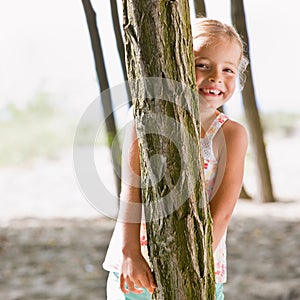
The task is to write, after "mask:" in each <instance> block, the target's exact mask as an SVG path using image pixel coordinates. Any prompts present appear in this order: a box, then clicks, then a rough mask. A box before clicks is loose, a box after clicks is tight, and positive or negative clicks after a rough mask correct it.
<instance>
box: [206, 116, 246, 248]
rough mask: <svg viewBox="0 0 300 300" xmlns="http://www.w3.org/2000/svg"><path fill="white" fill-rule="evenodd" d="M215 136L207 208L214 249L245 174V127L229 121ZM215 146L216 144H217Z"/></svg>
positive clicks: (229, 216) (221, 234) (231, 210)
mask: <svg viewBox="0 0 300 300" xmlns="http://www.w3.org/2000/svg"><path fill="white" fill-rule="evenodd" d="M222 128H223V130H220V131H219V133H218V134H217V136H216V144H217V145H222V146H220V147H219V153H218V154H219V155H218V156H219V165H218V171H217V175H216V182H215V186H214V190H213V196H212V199H211V202H210V211H211V215H212V219H213V251H215V250H216V248H217V246H218V245H219V243H220V241H221V238H222V236H223V235H224V233H225V231H226V228H227V226H228V223H229V221H230V218H231V215H232V212H233V210H234V207H235V204H236V201H237V199H238V197H239V194H240V191H241V187H242V183H243V175H244V160H245V154H246V150H247V146H248V136H247V133H246V130H245V128H244V127H243V126H242V125H240V124H239V123H236V122H234V121H231V120H228V121H227V122H226V123H225V124H224V125H223V126H222ZM217 148H218V147H217Z"/></svg>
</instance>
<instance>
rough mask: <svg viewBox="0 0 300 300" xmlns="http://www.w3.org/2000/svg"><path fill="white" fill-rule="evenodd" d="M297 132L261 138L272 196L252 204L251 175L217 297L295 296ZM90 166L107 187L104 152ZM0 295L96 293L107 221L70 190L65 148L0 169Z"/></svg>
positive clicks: (299, 224) (299, 270)
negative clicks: (248, 196)
mask: <svg viewBox="0 0 300 300" xmlns="http://www.w3.org/2000/svg"><path fill="white" fill-rule="evenodd" d="M298 140H299V136H295V137H293V138H290V139H282V138H281V139H272V140H269V141H267V145H268V153H269V159H270V165H271V168H272V180H273V183H274V190H275V195H276V197H277V199H278V202H277V203H272V204H259V203H258V202H257V201H255V200H257V197H256V196H255V193H257V191H256V189H255V187H256V184H255V180H254V178H255V176H254V175H253V170H252V167H251V165H248V166H247V168H246V175H245V186H246V188H247V190H248V192H250V193H251V194H252V195H254V201H252V202H249V201H247V200H239V201H238V204H237V207H236V209H235V212H234V215H233V218H232V221H231V223H230V227H229V230H228V249H229V250H228V273H229V275H228V283H227V284H226V285H225V292H226V299H233V300H244V299H246V300H247V299H249V300H251V299H272V300H277V299H278V300H279V299H282V300H287V299H300V252H299V249H300V185H299V175H298V174H299V172H300V165H299V160H298V163H296V157H297V155H298V153H299V150H300V145H299V143H298ZM97 151H98V152H97V155H96V156H97V160H96V161H97V165H98V166H97V169H98V173H99V174H100V175H99V176H100V177H101V181H102V182H105V186H106V187H107V190H109V191H111V192H112V193H114V186H113V181H112V171H111V168H110V164H109V160H110V159H109V153H108V152H107V151H106V149H99V150H97ZM0 191H1V192H0V208H1V209H0V220H1V221H0V295H1V296H0V298H1V299H7V300H13V299H14V300H17V299H22V300H23V299H24V300H25V299H26V300H27V299H28V300H29V299H31V300H42V299H87V300H89V299H91V300H92V299H93V300H96V299H99V300H102V299H105V280H106V276H107V274H106V272H104V271H103V270H102V268H101V263H102V261H103V258H104V255H105V252H106V248H107V245H108V242H109V239H110V236H111V233H112V230H113V227H114V220H113V219H111V218H107V217H105V216H103V215H102V214H100V213H99V212H98V211H97V210H96V209H95V208H94V207H93V206H92V205H91V204H90V203H89V202H88V201H87V200H86V199H85V197H84V196H83V195H82V194H81V193H80V188H79V186H78V183H77V181H76V178H75V176H74V167H73V161H72V153H71V151H69V150H68V151H65V152H64V153H62V155H61V158H60V159H59V160H54V161H46V160H36V161H34V162H33V163H31V164H28V165H26V166H22V167H19V168H6V169H1V170H0Z"/></svg>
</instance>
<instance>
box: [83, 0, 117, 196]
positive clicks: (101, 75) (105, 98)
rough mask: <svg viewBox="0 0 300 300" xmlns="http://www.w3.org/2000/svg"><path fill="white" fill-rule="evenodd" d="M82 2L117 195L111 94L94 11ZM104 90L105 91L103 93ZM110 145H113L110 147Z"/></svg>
mask: <svg viewBox="0 0 300 300" xmlns="http://www.w3.org/2000/svg"><path fill="white" fill-rule="evenodd" d="M82 4H83V8H84V12H85V15H86V20H87V24H88V29H89V33H90V38H91V43H92V49H93V53H94V60H95V67H96V72H97V77H98V83H99V88H100V98H101V102H102V107H103V111H104V116H105V125H106V130H107V136H108V145H109V147H110V149H111V154H112V160H113V165H114V170H115V180H116V184H117V193H118V195H119V194H120V190H121V179H120V177H119V176H118V174H121V171H120V169H121V165H120V157H121V150H120V144H119V141H118V138H117V135H116V133H117V130H116V125H115V119H114V115H113V108H112V101H111V94H110V91H109V84H108V80H107V75H106V68H105V63H104V58H103V51H102V45H101V39H100V36H99V32H98V28H97V20H96V13H95V11H94V9H93V7H92V4H91V2H90V0H82ZM104 91H105V93H103V92H104ZM112 145H114V146H113V147H112Z"/></svg>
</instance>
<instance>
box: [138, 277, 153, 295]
mask: <svg viewBox="0 0 300 300" xmlns="http://www.w3.org/2000/svg"><path fill="white" fill-rule="evenodd" d="M141 283H142V285H143V287H144V288H146V289H147V290H148V291H149V293H151V294H153V292H154V288H155V287H156V285H155V284H154V286H153V283H154V279H153V276H152V274H151V273H146V274H145V277H144V278H143V279H142V280H141Z"/></svg>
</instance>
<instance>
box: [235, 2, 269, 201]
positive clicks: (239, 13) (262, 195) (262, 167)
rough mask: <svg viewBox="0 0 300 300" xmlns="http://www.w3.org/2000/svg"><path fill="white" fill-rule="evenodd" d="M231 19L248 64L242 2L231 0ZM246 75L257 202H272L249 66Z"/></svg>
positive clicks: (248, 121)
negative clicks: (257, 190)
mask: <svg viewBox="0 0 300 300" xmlns="http://www.w3.org/2000/svg"><path fill="white" fill-rule="evenodd" d="M231 18H232V22H233V24H234V26H235V27H236V29H237V30H238V32H239V33H240V34H241V35H242V36H243V38H244V41H245V42H246V45H247V56H248V59H249V62H250V54H249V39H248V32H247V26H246V17H245V11H244V3H243V0H231ZM246 73H247V79H246V82H245V86H244V89H243V91H242V96H243V104H244V108H245V115H246V119H247V123H248V125H249V129H250V136H251V140H252V145H253V151H254V156H255V160H256V165H257V170H258V175H259V176H258V179H259V182H258V186H259V200H260V201H261V202H274V201H275V199H274V195H273V189H272V182H271V175H270V168H269V164H268V158H267V154H266V148H265V143H264V137H263V129H262V126H261V121H260V118H259V113H258V109H257V105H256V99H255V92H254V86H253V78H252V73H251V66H250V64H249V65H248V68H247V70H246Z"/></svg>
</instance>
